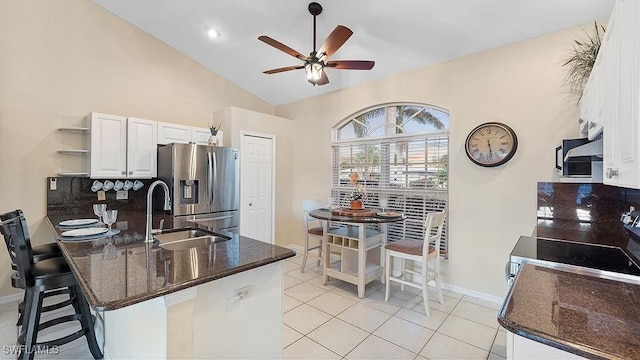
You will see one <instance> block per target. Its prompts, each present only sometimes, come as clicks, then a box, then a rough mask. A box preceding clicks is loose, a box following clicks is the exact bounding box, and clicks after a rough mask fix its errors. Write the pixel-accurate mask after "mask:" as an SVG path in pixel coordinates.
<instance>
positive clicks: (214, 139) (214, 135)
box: [209, 124, 222, 146]
mask: <svg viewBox="0 0 640 360" xmlns="http://www.w3.org/2000/svg"><path fill="white" fill-rule="evenodd" d="M220 126H222V124H219V125H218V126H217V127H216V126H214V125H209V131H211V136H209V145H210V146H217V145H218V143H219V139H218V131H219V130H220Z"/></svg>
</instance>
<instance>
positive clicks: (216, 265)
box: [47, 211, 295, 310]
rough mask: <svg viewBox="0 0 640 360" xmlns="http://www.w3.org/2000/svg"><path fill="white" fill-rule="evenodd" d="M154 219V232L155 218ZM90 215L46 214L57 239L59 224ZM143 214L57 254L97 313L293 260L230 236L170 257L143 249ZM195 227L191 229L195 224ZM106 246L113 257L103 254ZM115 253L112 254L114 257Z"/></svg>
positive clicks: (65, 245) (123, 216)
mask: <svg viewBox="0 0 640 360" xmlns="http://www.w3.org/2000/svg"><path fill="white" fill-rule="evenodd" d="M163 216H164V217H165V218H167V220H168V222H167V223H168V224H169V225H166V226H165V228H166V227H167V226H171V224H170V217H169V216H167V215H158V216H154V225H155V227H157V224H158V222H159V218H160V217H163ZM92 217H95V216H93V214H90V215H88V214H86V213H84V214H78V213H77V212H76V213H74V214H64V213H60V212H58V213H55V214H49V215H48V216H47V220H48V222H49V224H50V226H51V229H52V230H53V232H54V234H55V235H54V234H52V236H55V237H56V238H57V237H58V236H59V235H60V234H61V233H62V232H63V231H64V230H65V229H61V228H60V227H59V226H57V224H59V223H60V222H61V221H64V220H70V219H78V218H92ZM145 224H146V214H145V213H144V212H143V211H121V212H119V214H118V220H117V223H116V224H114V228H117V229H120V233H119V234H117V235H115V236H112V237H111V238H108V237H103V238H98V239H93V240H86V241H74V242H67V241H65V242H62V241H60V240H58V242H59V244H60V247H61V248H62V252H63V254H64V256H65V258H66V259H67V261H68V262H69V264H70V266H71V268H72V270H73V273H74V275H75V276H76V278H77V279H78V281H79V282H80V285H81V287H82V289H83V291H84V293H85V294H86V296H87V300H88V301H89V303H90V305H91V306H92V307H93V308H94V309H96V310H115V309H119V308H123V307H126V306H130V305H133V304H137V303H140V302H143V301H146V300H149V299H153V298H157V297H161V296H164V295H167V294H170V293H174V292H177V291H180V290H183V289H187V288H190V287H193V286H196V285H200V284H204V283H207V282H210V281H213V280H217V279H220V278H224V277H227V276H230V275H234V274H238V273H241V272H243V271H247V270H251V269H255V268H258V267H261V266H264V265H268V264H271V263H274V262H278V261H281V260H284V259H286V258H289V257H292V256H295V252H294V251H293V250H290V249H287V248H284V247H280V246H276V245H271V244H267V243H264V242H262V241H258V240H254V239H250V238H247V237H243V236H239V235H237V234H231V233H221V234H222V235H226V236H228V237H230V238H231V239H230V240H228V241H224V242H220V243H215V244H212V245H209V246H207V247H202V248H190V249H184V250H173V251H169V250H166V249H164V248H161V247H159V246H158V245H157V244H156V245H153V244H146V243H144V234H145ZM194 227H196V225H195V224H194ZM109 243H111V244H112V245H113V246H115V251H114V252H113V251H109V249H107V248H105V246H106V245H107V244H109ZM114 253H115V254H114Z"/></svg>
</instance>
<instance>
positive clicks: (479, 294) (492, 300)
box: [442, 282, 504, 304]
mask: <svg viewBox="0 0 640 360" xmlns="http://www.w3.org/2000/svg"><path fill="white" fill-rule="evenodd" d="M442 288H443V289H444V290H449V291H453V292H454V293H457V294H462V295H466V296H471V297H473V298H476V299H480V300H485V301H488V302H490V303H494V304H502V303H503V302H504V298H502V297H500V296H495V295H490V294H485V293H483V292H479V291H475V290H470V289H466V288H463V287H460V286H455V285H451V284H447V283H445V282H442Z"/></svg>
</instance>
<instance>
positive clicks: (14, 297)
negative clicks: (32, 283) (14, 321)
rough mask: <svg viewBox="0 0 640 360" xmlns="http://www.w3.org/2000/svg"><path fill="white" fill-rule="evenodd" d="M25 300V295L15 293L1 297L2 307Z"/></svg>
mask: <svg viewBox="0 0 640 360" xmlns="http://www.w3.org/2000/svg"><path fill="white" fill-rule="evenodd" d="M23 298H24V293H21V292H19V293H15V294H11V295H5V296H0V305H2V304H9V303H12V302H18V301H21V300H22V299H23Z"/></svg>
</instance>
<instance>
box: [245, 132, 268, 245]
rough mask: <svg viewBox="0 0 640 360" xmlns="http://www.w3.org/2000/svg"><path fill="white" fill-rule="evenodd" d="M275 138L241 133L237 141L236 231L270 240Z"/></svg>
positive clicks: (262, 239) (254, 237)
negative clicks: (238, 144)
mask: <svg viewBox="0 0 640 360" xmlns="http://www.w3.org/2000/svg"><path fill="white" fill-rule="evenodd" d="M274 144H275V139H274V138H273V136H270V135H252V134H243V135H242V141H241V144H240V235H242V236H246V237H249V238H252V239H256V240H260V241H264V242H267V243H271V244H273V242H274V239H273V233H274V232H273V226H274V217H273V208H274V206H273V205H274V199H273V186H274V165H273V164H274V161H273V149H274Z"/></svg>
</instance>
